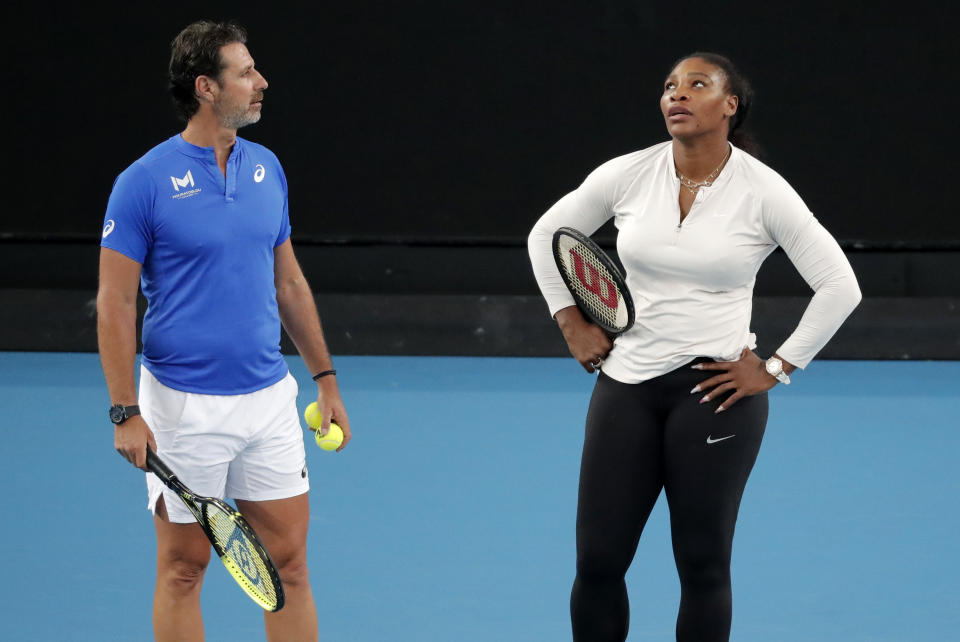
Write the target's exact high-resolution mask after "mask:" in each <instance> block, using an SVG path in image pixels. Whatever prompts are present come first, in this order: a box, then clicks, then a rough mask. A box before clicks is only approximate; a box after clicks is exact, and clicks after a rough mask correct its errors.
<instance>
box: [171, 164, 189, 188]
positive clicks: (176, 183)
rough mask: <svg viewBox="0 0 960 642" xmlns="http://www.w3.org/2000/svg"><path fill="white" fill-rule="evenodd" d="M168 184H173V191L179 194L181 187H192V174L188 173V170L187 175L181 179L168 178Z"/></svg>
mask: <svg viewBox="0 0 960 642" xmlns="http://www.w3.org/2000/svg"><path fill="white" fill-rule="evenodd" d="M170 182H171V183H173V191H174V192H179V191H180V188H181V187H188V186H189V187H193V174H191V173H190V170H189V169H188V170H187V175H186V176H184V177H183V178H177V177H176V176H171V177H170Z"/></svg>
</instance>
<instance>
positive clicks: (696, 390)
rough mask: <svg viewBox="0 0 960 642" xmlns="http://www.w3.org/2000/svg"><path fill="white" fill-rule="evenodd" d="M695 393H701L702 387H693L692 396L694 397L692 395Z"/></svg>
mask: <svg viewBox="0 0 960 642" xmlns="http://www.w3.org/2000/svg"><path fill="white" fill-rule="evenodd" d="M695 392H700V386H699V385H696V386H694V387H693V390H691V391H690V394H691V395H692V394H693V393H695Z"/></svg>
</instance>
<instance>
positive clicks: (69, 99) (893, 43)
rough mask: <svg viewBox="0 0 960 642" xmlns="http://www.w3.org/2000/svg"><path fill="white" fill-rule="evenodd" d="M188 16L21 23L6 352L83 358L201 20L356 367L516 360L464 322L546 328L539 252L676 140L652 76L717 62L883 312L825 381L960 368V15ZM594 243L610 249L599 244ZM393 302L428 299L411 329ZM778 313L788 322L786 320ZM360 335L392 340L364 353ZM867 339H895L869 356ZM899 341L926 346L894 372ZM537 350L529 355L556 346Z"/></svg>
mask: <svg viewBox="0 0 960 642" xmlns="http://www.w3.org/2000/svg"><path fill="white" fill-rule="evenodd" d="M197 7H202V8H196V7H194V6H190V5H189V4H188V3H180V2H177V3H157V4H156V5H154V6H150V7H141V6H136V5H121V4H119V3H111V4H108V5H98V6H91V5H83V4H77V5H74V6H73V7H69V8H66V7H65V8H56V9H52V8H51V7H50V6H49V5H41V4H40V3H38V4H36V5H32V6H30V5H21V6H18V7H15V8H13V9H10V10H8V11H10V13H9V16H10V22H9V23H8V28H7V29H6V33H5V36H6V43H5V44H6V50H7V52H8V56H7V57H6V58H7V61H6V65H5V68H4V71H3V73H4V80H5V86H6V87H7V88H8V90H9V91H8V95H7V99H6V100H5V106H4V108H3V112H4V114H5V116H6V118H5V121H6V124H7V127H6V132H5V142H6V154H5V158H4V161H3V163H4V168H3V175H4V177H5V178H4V187H5V190H4V191H5V197H6V198H5V201H6V202H5V206H4V207H3V209H2V219H0V253H2V254H0V303H3V305H4V308H5V311H4V312H3V313H0V314H2V315H3V316H2V317H0V328H5V330H6V332H5V335H4V341H3V344H2V345H0V347H3V348H6V349H12V348H18V347H19V348H25V349H94V348H93V346H92V344H91V343H90V340H91V337H92V334H91V333H90V329H89V328H88V329H87V330H83V331H77V330H76V327H77V325H78V324H83V323H87V324H88V325H89V319H90V318H91V317H90V314H89V309H88V308H89V304H90V299H91V297H92V296H93V294H92V293H94V292H95V288H96V256H97V242H98V239H99V231H100V227H101V224H102V217H103V210H104V207H105V204H106V199H107V196H108V194H109V192H110V188H111V185H112V182H113V179H114V178H115V177H116V175H117V174H118V173H119V172H120V171H122V170H123V169H124V168H125V167H126V166H127V165H129V164H130V163H131V162H132V161H134V160H135V159H136V158H138V157H139V156H140V155H142V154H143V153H144V152H146V151H147V150H148V149H149V148H151V147H152V146H154V145H156V144H157V143H159V142H160V141H162V140H164V139H165V138H167V137H169V136H170V135H172V134H174V133H176V132H177V131H179V130H180V128H181V126H180V124H179V123H178V122H177V121H176V120H175V118H174V116H173V110H172V108H171V106H170V102H169V99H168V98H167V94H166V81H165V71H166V64H167V60H168V56H169V42H170V40H171V39H172V38H173V36H174V35H175V34H176V33H177V32H178V31H179V30H180V29H181V28H182V27H183V26H185V25H186V24H188V23H189V22H191V21H192V20H194V19H198V18H211V19H231V18H233V19H236V20H238V21H239V22H241V23H242V24H243V25H245V26H246V27H247V29H248V30H249V32H250V38H249V43H248V45H249V48H250V50H251V52H252V54H253V56H254V58H255V59H256V61H257V66H258V68H259V69H260V70H261V71H262V72H263V73H264V75H265V76H266V78H267V80H268V82H269V83H270V88H269V89H268V90H267V94H266V100H265V105H264V109H263V119H262V121H261V122H260V123H259V124H257V125H254V126H252V127H249V128H247V129H244V130H242V131H241V135H242V136H245V137H248V138H251V139H253V140H256V141H257V142H260V143H263V144H265V145H267V146H268V147H270V148H272V149H273V150H274V151H275V152H276V153H277V155H278V156H279V157H280V159H281V161H282V162H283V164H284V166H285V169H286V173H287V176H288V181H289V184H290V205H291V217H292V223H293V229H294V233H293V241H294V244H295V246H296V248H297V252H298V256H300V258H301V261H302V262H303V264H304V267H305V270H306V271H307V273H308V277H309V278H310V280H311V283H312V285H313V286H314V288H315V289H316V290H317V292H318V295H323V294H324V293H326V294H328V295H335V296H339V297H342V298H343V299H342V300H340V299H338V300H337V304H336V306H330V305H328V306H326V308H325V307H324V306H323V304H322V302H321V311H322V312H324V313H325V315H326V316H325V321H326V320H328V319H329V320H330V321H331V323H327V325H328V333H332V334H333V336H332V337H331V343H332V345H334V346H335V347H339V349H340V350H341V351H344V352H350V351H368V352H369V351H373V352H392V351H401V352H403V351H405V352H427V353H429V352H441V353H450V352H453V353H458V352H467V353H470V352H475V353H483V354H486V353H497V352H499V353H525V352H529V351H530V349H528V347H524V348H520V347H518V346H517V345H515V344H516V341H515V340H511V342H512V343H511V342H508V343H510V345H512V346H513V347H510V346H508V345H506V344H504V345H500V344H499V343H497V344H496V345H493V344H491V343H489V342H490V339H489V336H490V333H492V332H493V331H494V328H491V327H489V326H483V325H482V324H480V325H478V323H476V322H474V319H475V318H477V317H478V315H479V316H483V315H492V316H491V317H490V318H491V319H492V320H494V321H496V320H499V322H502V323H503V324H505V325H503V327H500V328H499V330H498V331H497V332H498V333H499V334H498V336H501V337H502V336H504V335H506V334H509V333H510V331H515V332H516V335H517V337H519V338H521V339H518V340H519V341H520V343H521V344H524V345H527V346H529V341H524V340H522V337H524V336H525V335H526V334H527V333H525V332H524V331H523V330H522V329H523V328H525V327H529V328H537V329H540V328H543V327H549V326H541V325H538V324H542V323H543V322H544V319H543V318H542V317H545V316H546V312H545V306H543V304H542V302H540V301H539V300H538V298H537V290H536V286H535V283H534V281H533V278H532V274H531V272H530V269H529V266H528V264H527V261H526V254H525V249H524V239H525V237H526V234H527V232H528V231H529V229H530V227H531V226H532V224H533V223H534V221H535V220H536V219H537V217H538V216H540V214H541V213H542V212H543V211H544V210H546V209H547V208H548V207H549V206H550V205H551V204H552V203H553V202H554V201H556V200H557V199H558V198H559V197H560V196H562V195H563V194H564V193H566V192H568V191H570V190H571V189H573V188H575V187H576V186H577V185H578V184H579V183H580V181H582V180H583V178H584V177H585V176H586V174H587V173H589V171H590V170H592V169H593V168H594V167H596V166H597V165H599V164H600V163H602V162H603V161H605V160H607V159H609V158H612V157H614V156H617V155H620V154H624V153H627V152H630V151H633V150H636V149H640V148H643V147H647V146H649V145H652V144H655V143H658V142H660V141H663V140H665V139H666V133H665V128H664V125H663V122H662V118H661V116H660V113H659V108H658V98H659V94H660V87H661V82H662V80H663V77H664V76H665V74H666V72H667V71H668V69H669V67H670V65H671V64H672V62H673V61H674V60H675V59H677V58H678V57H680V56H681V55H684V54H686V53H689V52H691V51H695V50H712V51H718V52H720V53H724V54H726V55H728V56H730V57H731V58H732V59H733V60H734V61H735V62H737V63H738V64H739V66H740V67H741V69H742V71H743V72H744V73H745V74H746V75H747V76H748V77H749V78H750V79H751V81H752V82H753V84H754V87H755V89H756V93H757V98H756V102H755V108H754V111H753V112H752V114H751V118H750V121H749V123H748V124H749V127H750V129H751V130H752V131H753V132H754V134H755V135H756V137H757V138H758V140H759V142H760V144H761V146H762V148H763V154H762V155H761V158H762V159H763V160H764V161H765V162H767V163H768V164H769V165H771V166H772V167H773V168H774V169H776V170H777V171H778V172H780V173H781V174H782V175H783V176H784V177H785V178H786V179H787V180H788V181H789V182H790V183H791V184H792V185H793V186H794V187H795V188H796V190H797V191H798V192H799V193H800V195H801V196H802V197H803V198H804V200H805V201H806V202H807V204H808V205H809V206H810V208H811V209H812V210H813V211H814V213H815V214H816V215H817V216H818V218H819V219H820V220H821V222H823V223H824V225H825V226H826V227H827V229H829V230H830V231H831V232H832V233H833V234H834V235H835V236H836V237H837V239H838V240H839V241H840V242H841V245H842V246H843V247H844V249H845V250H846V251H847V253H848V256H849V257H850V259H851V262H852V263H853V265H854V268H855V269H856V270H857V273H858V276H859V277H860V280H861V286H862V287H863V290H864V294H865V295H866V297H867V298H868V300H866V301H865V303H864V306H861V310H859V311H858V313H857V314H858V315H860V317H859V318H860V321H861V325H860V326H858V325H857V322H856V319H852V323H851V324H850V325H851V326H852V329H849V330H847V329H845V331H846V335H845V336H840V335H838V340H839V341H840V344H839V347H834V348H833V349H834V350H835V352H833V353H830V352H828V356H830V355H832V356H840V357H852V356H857V357H858V358H861V357H863V356H864V355H866V356H871V355H872V356H876V357H885V358H903V357H916V356H918V355H923V356H930V357H932V358H937V357H942V356H943V354H944V352H943V350H942V349H941V350H937V349H936V348H937V346H940V347H942V346H943V345H944V343H943V342H944V341H946V342H947V343H946V347H947V352H948V353H949V352H950V351H953V352H956V353H957V354H958V356H960V337H958V336H957V335H960V332H958V331H957V330H958V327H960V324H958V322H957V317H958V308H957V306H956V302H957V297H960V278H958V276H957V274H958V269H957V268H958V267H960V258H958V256H960V254H958V253H960V216H958V215H957V213H956V206H955V205H954V203H953V198H952V194H953V191H954V178H953V176H954V174H955V173H956V171H957V169H958V168H957V163H956V161H955V160H954V153H955V148H956V143H957V138H958V137H957V123H956V118H955V113H956V105H957V102H958V98H960V83H958V82H957V81H956V71H955V70H954V69H953V67H954V66H955V62H956V58H957V56H956V54H957V47H956V45H955V38H954V37H953V34H952V33H948V30H950V31H952V30H953V28H954V25H956V24H957V21H958V19H960V10H958V8H957V5H956V4H951V5H949V6H948V5H946V4H943V5H936V4H922V5H920V4H918V5H916V6H915V7H911V8H910V9H909V10H900V11H896V12H892V11H881V10H878V9H877V8H876V6H873V5H864V6H863V7H857V6H855V5H852V4H847V5H844V6H836V7H830V8H829V9H824V10H819V9H812V8H809V7H804V6H803V5H800V4H796V3H791V4H789V5H785V6H784V7H777V6H775V5H773V4H772V3H771V4H766V5H762V4H757V5H755V6H748V5H745V4H729V5H720V4H715V3H713V4H709V5H708V4H706V3H695V4H691V3H684V4H670V3H656V4H654V3H644V2H626V1H613V0H607V1H599V2H597V1H594V2H580V3H557V2H551V3H540V2H512V3H507V2H483V3H479V2H441V1H435V2H403V3H392V2H390V3H388V2H366V3H363V2H351V3H326V4H320V5H312V4H308V3H304V2H300V3H277V2H274V3H267V2H256V3H252V2H233V3H204V4H202V5H197ZM599 237H600V240H601V241H602V242H603V243H605V244H607V245H609V244H610V242H611V240H612V230H611V228H609V227H607V228H604V230H603V231H602V232H601V233H600V235H599ZM374 295H380V296H378V297H376V298H375V297H374ZM757 295H758V308H764V306H766V305H769V306H770V309H771V310H773V311H774V313H775V314H779V313H780V312H779V311H780V310H789V314H788V317H789V318H784V319H783V320H781V321H777V323H779V324H780V325H778V326H777V330H776V331H777V332H780V333H781V334H782V332H787V331H789V329H790V328H791V327H792V325H791V324H795V323H796V320H797V318H798V317H797V316H796V315H798V314H799V313H800V312H802V304H801V302H800V301H801V300H802V299H803V298H805V297H806V296H808V295H809V291H808V290H807V289H806V286H805V285H804V284H803V283H802V281H800V280H799V278H798V277H796V276H795V275H794V274H793V272H792V270H791V268H790V266H789V263H788V262H787V261H785V259H784V258H783V255H782V253H779V254H775V255H774V256H773V257H772V258H771V259H770V263H769V265H768V266H765V268H764V270H762V271H761V276H760V279H759V280H758V284H757ZM71 296H72V297H75V303H70V304H68V305H69V306H74V307H69V308H68V309H67V310H65V311H64V310H61V316H64V313H65V317H66V319H67V320H66V321H65V320H63V319H61V320H60V321H59V322H57V321H54V320H52V319H47V317H49V316H51V312H50V311H49V310H48V309H47V308H45V307H44V306H46V305H49V304H48V303H43V301H45V300H46V299H52V300H54V301H60V302H61V303H62V302H63V301H64V300H65V299H64V297H68V298H69V297H71ZM357 297H361V298H357ZM362 297H367V298H362ZM391 297H393V298H391ZM397 297H400V298H397ZM402 297H414V299H416V297H426V298H425V299H423V300H422V301H421V300H420V299H416V300H417V303H416V304H413V305H414V309H412V310H410V309H407V306H408V305H411V304H410V303H409V301H413V300H414V299H409V300H406V299H403V298H402ZM478 297H488V298H487V299H484V300H480V299H478ZM490 297H493V298H490ZM505 297H515V299H509V298H505ZM768 298H769V299H771V300H772V302H771V301H768V300H767V299H768ZM787 298H793V299H797V301H795V302H794V303H792V304H790V305H785V306H778V305H776V300H779V299H782V301H781V302H785V301H786V299H787ZM71 300H73V299H71ZM491 301H492V302H493V303H495V304H497V305H502V306H503V308H502V310H501V311H500V312H499V313H497V314H492V313H491V312H489V310H490V309H491V308H489V305H488V304H489V303H490V302H491ZM877 305H879V306H880V308H876V309H874V308H873V307H871V306H877ZM84 306H86V307H84ZM351 306H354V307H351ZM450 306H452V307H450ZM791 306H792V307H791ZM74 308H76V309H74ZM331 308H333V309H331ZM401 308H403V312H402V314H403V315H404V319H405V320H406V321H405V322H406V323H409V324H411V326H417V327H424V326H427V327H431V328H433V329H432V330H431V331H430V332H429V336H430V337H432V339H431V340H430V341H428V343H430V342H431V341H432V343H433V345H432V347H431V346H428V345H421V343H423V341H420V340H412V339H410V338H409V337H410V332H409V330H410V328H407V330H404V332H406V335H407V336H406V338H403V337H399V336H395V337H385V335H384V334H383V333H384V332H389V328H397V327H399V326H397V323H398V318H397V314H399V313H400V312H399V311H400V310H401ZM881 308H882V309H881ZM894 308H895V309H896V310H900V312H897V313H893V312H891V310H894ZM521 309H522V310H524V312H522V313H521V312H518V310H521ZM483 310H487V311H486V312H483ZM863 310H870V312H869V314H867V313H865V312H864V311H863ZM911 311H912V312H911ZM901 313H902V314H906V315H907V316H906V317H904V316H902V314H901ZM911 313H912V314H913V315H914V316H916V318H912V317H911V316H910V315H911ZM458 315H459V316H460V317H461V318H462V319H463V327H462V328H459V329H456V330H451V332H453V334H452V335H451V336H450V342H449V345H447V344H443V343H442V341H441V342H440V343H437V342H436V337H437V332H438V331H437V329H436V328H435V327H434V326H433V325H431V324H436V323H438V322H437V321H436V320H435V317H437V316H445V317H446V318H447V319H448V320H449V319H450V318H454V317H457V316H458ZM518 315H519V316H518ZM865 315H866V316H865ZM349 317H352V320H351V319H350V318H349ZM41 319H42V320H43V323H41V322H40V321H41ZM371 319H381V320H382V321H383V324H384V325H383V326H382V327H381V326H376V327H375V328H372V329H370V331H369V333H368V334H367V335H366V338H365V339H358V338H357V335H356V332H357V331H358V330H360V329H361V328H360V327H358V326H357V323H361V325H362V323H366V322H370V320H371ZM937 319H939V320H940V321H941V326H942V327H939V328H938V329H934V330H931V331H930V332H933V335H935V336H936V342H934V344H931V345H928V346H926V347H924V348H922V349H921V344H922V343H923V342H924V341H927V340H930V339H931V337H932V336H933V335H930V333H929V332H923V333H920V332H918V331H917V327H918V326H917V324H918V323H930V322H931V320H937ZM67 321H69V323H68V322H67ZM546 321H549V319H546ZM491 322H492V321H491ZM45 323H46V324H47V325H49V324H50V323H53V324H54V326H55V327H47V325H44V324H45ZM57 323H60V325H56V324H57ZM878 323H879V324H881V325H882V324H884V323H886V324H888V326H889V327H887V330H885V331H883V332H880V334H877V332H878V330H877V327H876V326H877V324H878ZM944 323H945V324H946V325H943V324H944ZM340 324H346V325H345V326H344V327H341V325H340ZM530 324H532V325H530ZM864 324H866V325H864ZM333 326H336V327H335V328H334V329H333V331H332V332H331V328H332V327H333ZM474 326H475V327H474ZM781 326H782V327H781ZM385 328H387V329H385ZM478 328H480V329H483V330H484V332H483V333H481V334H485V335H486V336H487V339H483V340H480V339H478V338H477V329H478ZM858 328H859V329H858ZM871 328H872V329H871ZM904 329H907V330H909V329H912V330H913V331H914V332H916V333H917V336H916V338H915V339H912V340H911V341H912V342H913V343H909V342H908V343H909V345H898V346H896V348H895V349H894V348H892V347H890V346H889V345H888V344H889V341H890V340H895V341H896V340H899V341H900V342H901V343H903V341H905V339H904V335H903V332H902V331H903V330H904ZM464 332H466V333H467V334H463V333H464ZM551 332H553V331H551ZM871 332H872V333H873V334H871ZM884 332H886V333H887V334H884ZM536 333H537V334H539V332H538V331H537V332H536ZM938 333H939V334H938ZM374 334H376V335H377V336H378V337H380V338H381V339H383V340H382V341H381V340H380V339H378V340H376V341H374V340H373V339H374V337H373V335H374ZM441 334H442V333H441ZM348 335H349V336H350V337H351V338H350V339H349V340H348V339H347V336H348ZM38 337H39V338H38ZM778 338H779V339H781V340H782V338H783V337H782V336H779V337H778ZM378 341H379V342H378ZM411 341H412V342H411ZM477 341H479V343H477ZM484 341H486V342H487V343H484ZM544 341H546V342H545V343H542V344H541V347H539V348H536V349H535V350H534V351H535V352H539V353H550V352H552V351H555V350H556V349H557V343H556V337H553V336H551V338H550V339H549V340H544ZM918 341H919V342H920V343H917V342H918ZM365 342H367V343H365ZM471 342H472V343H471ZM858 342H859V343H858ZM534 343H536V342H534ZM471 346H472V347H471ZM559 347H560V348H562V345H560V346H559ZM828 350H829V349H828ZM560 351H561V352H562V350H560ZM928 352H931V353H935V354H928Z"/></svg>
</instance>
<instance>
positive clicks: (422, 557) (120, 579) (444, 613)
mask: <svg viewBox="0 0 960 642" xmlns="http://www.w3.org/2000/svg"><path fill="white" fill-rule="evenodd" d="M289 363H290V367H291V369H292V371H293V373H294V375H295V376H296V377H297V379H298V381H300V383H301V387H302V391H301V395H300V404H299V405H300V408H301V410H302V408H303V407H304V406H306V404H307V403H309V401H311V400H312V393H313V390H314V389H315V388H314V385H313V384H312V382H310V377H309V374H308V373H307V371H306V369H305V368H304V366H303V364H302V362H301V361H300V360H299V358H289ZM336 363H337V368H338V370H339V371H340V375H339V378H340V382H341V383H340V386H341V390H342V393H343V396H344V400H345V402H346V403H347V408H348V410H349V412H350V417H351V423H352V424H353V427H354V440H353V442H352V444H351V445H350V446H349V447H348V448H347V450H346V451H345V452H344V453H340V454H331V453H325V452H323V451H321V450H319V449H317V448H315V447H313V446H312V445H311V446H310V448H309V449H308V464H309V466H310V471H311V480H312V482H313V489H312V491H311V507H312V525H311V542H310V545H311V550H310V564H311V573H312V584H313V590H314V593H315V595H316V597H317V601H318V606H319V608H320V632H321V639H323V640H331V641H354V640H355V641H377V642H382V641H399V642H406V641H417V642H421V641H424V642H426V641H443V642H449V641H463V642H466V641H473V640H478V641H479V640H483V641H491V640H497V641H524V642H527V641H541V640H542V641H555V640H566V639H569V638H570V633H569V617H568V598H569V590H570V584H571V582H572V579H573V572H574V567H573V562H574V558H573V556H574V517H575V508H576V503H575V502H576V492H577V474H578V468H579V452H580V446H581V443H582V439H583V434H582V431H583V417H584V414H585V410H586V405H587V402H588V399H589V395H590V391H591V385H592V379H591V377H590V376H589V375H586V374H584V373H583V372H582V371H581V370H580V369H579V367H578V366H577V365H576V364H575V363H574V362H573V361H572V360H569V359H550V358H540V359H532V358H531V359H523V358H460V357H457V358H453V357H451V358H443V357H429V358H427V357H419V358H415V357H340V358H338V359H337V360H336ZM958 382H960V362H864V361H815V362H814V363H813V364H812V365H811V367H810V368H809V369H808V371H807V372H806V373H803V374H800V375H799V376H797V377H796V381H795V384H794V385H791V386H790V387H789V388H783V387H782V386H780V387H778V388H776V389H775V390H774V391H773V392H772V403H771V417H770V422H769V424H768V428H767V432H766V437H765V443H764V447H763V449H762V450H761V452H760V458H759V460H758V462H757V465H756V468H755V469H754V472H753V476H752V478H751V481H750V483H749V484H748V485H747V490H746V494H745V496H744V500H743V505H742V509H741V514H740V521H739V523H738V529H737V537H736V540H735V545H734V561H733V578H734V616H733V632H732V637H731V639H733V640H738V641H764V642H769V641H818V642H822V641H829V640H844V641H852V640H871V641H891V642H894V641H896V642H901V641H915V640H930V641H942V640H950V639H957V631H960V584H958V577H960V553H958V550H957V533H958V532H960V510H958V509H960V502H958V499H957V497H958V491H960V483H958V476H957V473H956V464H957V460H958V455H960V431H958V422H957V416H958V414H960V413H958V411H960V391H958V389H957V383H958ZM0 402H2V404H3V407H4V408H5V410H6V411H5V413H4V420H3V431H2V433H0V467H2V470H3V472H4V475H3V488H4V492H3V499H2V502H3V504H2V507H3V511H2V514H3V518H4V519H3V528H2V530H0V533H2V534H0V538H2V544H3V550H4V551H5V552H6V555H5V559H6V561H5V566H6V567H7V573H6V578H7V579H6V581H5V582H3V588H2V589H0V591H2V599H0V613H2V617H0V639H4V640H57V641H63V640H96V641H106V640H147V639H150V638H151V625H150V614H151V598H152V591H153V578H154V567H153V559H154V539H153V526H152V523H151V519H150V517H149V513H148V512H147V511H146V510H145V504H146V499H145V497H146V496H145V490H144V483H143V476H142V473H140V472H139V471H136V470H134V469H133V468H131V467H130V466H129V464H127V463H126V462H125V461H124V460H123V459H122V458H121V457H119V456H118V455H117V454H116V453H115V452H114V451H113V448H112V430H111V427H110V424H109V423H108V422H107V419H106V411H105V409H106V407H107V405H108V399H107V393H106V387H105V385H104V383H103V377H102V374H101V371H100V366H99V361H98V359H97V356H96V355H95V354H68V353H11V352H6V353H0ZM666 517H667V514H666V510H665V508H664V506H663V502H661V503H660V504H658V506H657V509H656V510H655V512H654V515H653V516H652V517H651V520H650V523H649V525H648V527H647V530H646V532H645V534H644V537H643V539H642V540H641V543H640V547H639V550H638V553H637V557H636V559H635V561H634V564H633V566H632V567H631V570H630V573H629V574H628V576H627V580H628V584H629V588H630V599H631V606H632V616H631V633H630V639H631V640H656V641H667V640H673V639H674V633H673V627H674V619H675V615H676V608H677V604H678V600H679V585H678V582H677V579H676V574H675V570H674V567H673V559H672V554H671V549H670V542H669V532H668V528H667V519H666ZM203 599H204V614H205V621H206V631H207V639H209V640H261V639H263V629H262V623H261V615H260V610H259V608H258V607H256V606H255V605H254V604H253V603H252V602H251V601H250V600H249V599H248V598H247V597H246V596H245V595H244V594H243V593H242V592H241V591H240V590H239V589H238V588H237V587H236V586H235V585H234V584H233V580H232V579H230V578H229V577H228V575H227V573H226V572H225V571H224V570H223V569H222V568H221V567H220V565H219V562H216V561H214V562H212V563H211V566H210V569H209V570H208V573H207V580H206V585H205V588H204V597H203Z"/></svg>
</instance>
